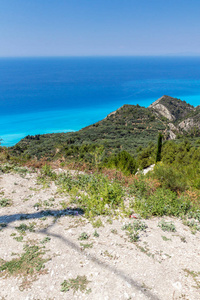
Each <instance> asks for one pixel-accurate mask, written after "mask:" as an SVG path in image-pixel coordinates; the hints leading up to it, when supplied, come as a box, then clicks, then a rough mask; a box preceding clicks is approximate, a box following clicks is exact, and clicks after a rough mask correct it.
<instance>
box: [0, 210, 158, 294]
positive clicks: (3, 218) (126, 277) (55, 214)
mask: <svg viewBox="0 0 200 300" xmlns="http://www.w3.org/2000/svg"><path fill="white" fill-rule="evenodd" d="M77 212H78V213H77ZM83 214H84V211H83V210H82V209H80V208H69V209H64V210H48V211H40V212H37V213H32V214H14V215H10V216H9V215H8V216H0V223H6V224H9V223H12V222H14V221H17V220H18V221H19V220H24V219H26V220H29V219H41V218H42V217H44V216H52V217H62V216H67V215H69V216H75V217H76V216H81V215H83ZM56 222H57V220H55V221H54V222H52V224H51V225H49V226H48V227H47V228H45V229H41V230H36V231H35V233H41V234H44V235H48V236H52V237H55V238H57V239H60V240H62V241H63V243H64V244H65V245H67V247H70V248H71V249H73V250H75V251H76V252H78V253H79V254H81V255H82V256H84V257H85V258H87V259H89V260H90V261H92V262H93V263H95V264H96V265H98V266H100V267H101V268H103V269H105V270H108V271H109V272H111V273H114V274H115V275H116V276H118V277H119V278H121V279H122V280H124V281H125V282H128V283H129V284H130V285H131V287H133V288H135V289H137V290H138V291H140V292H142V293H143V294H144V295H145V296H146V297H147V298H148V299H150V300H160V299H159V298H158V297H157V296H156V295H154V294H153V293H152V292H151V291H150V290H147V289H144V287H143V285H142V284H140V283H139V282H137V281H136V280H133V279H132V278H131V277H130V276H129V275H128V274H126V272H124V271H123V270H121V269H117V268H116V267H115V266H111V265H109V264H107V263H106V262H104V261H102V260H100V259H99V258H97V257H95V256H94V255H93V254H90V253H89V252H87V251H86V250H82V248H81V247H79V246H78V245H76V244H75V243H74V242H72V241H70V240H69V239H67V238H66V237H63V236H62V235H60V234H55V233H51V232H49V229H50V228H52V227H53V226H54V225H55V224H56ZM9 227H12V226H9Z"/></svg>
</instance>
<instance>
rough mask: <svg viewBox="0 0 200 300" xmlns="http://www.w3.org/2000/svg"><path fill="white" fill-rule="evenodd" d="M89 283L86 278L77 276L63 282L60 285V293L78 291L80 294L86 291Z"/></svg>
mask: <svg viewBox="0 0 200 300" xmlns="http://www.w3.org/2000/svg"><path fill="white" fill-rule="evenodd" d="M89 282H90V281H89V280H87V277H86V276H85V275H84V276H79V275H78V276H77V277H76V278H74V279H73V278H71V279H68V280H64V281H63V282H62V283H61V292H68V291H69V290H70V289H72V290H73V293H75V292H77V291H78V290H80V291H81V292H84V291H87V289H86V288H87V285H88V283H89Z"/></svg>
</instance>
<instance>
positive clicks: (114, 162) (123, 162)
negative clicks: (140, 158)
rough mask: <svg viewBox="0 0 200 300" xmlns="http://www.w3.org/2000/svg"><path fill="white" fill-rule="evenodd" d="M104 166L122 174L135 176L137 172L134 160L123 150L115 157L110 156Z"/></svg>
mask: <svg viewBox="0 0 200 300" xmlns="http://www.w3.org/2000/svg"><path fill="white" fill-rule="evenodd" d="M105 166H106V167H108V168H116V169H118V170H120V171H122V172H123V173H124V174H135V173H136V171H137V164H136V160H135V159H134V158H133V157H132V156H131V155H130V154H129V153H128V152H127V151H125V150H124V151H121V152H119V153H118V154H117V155H114V156H110V157H109V159H107V162H106V164H105Z"/></svg>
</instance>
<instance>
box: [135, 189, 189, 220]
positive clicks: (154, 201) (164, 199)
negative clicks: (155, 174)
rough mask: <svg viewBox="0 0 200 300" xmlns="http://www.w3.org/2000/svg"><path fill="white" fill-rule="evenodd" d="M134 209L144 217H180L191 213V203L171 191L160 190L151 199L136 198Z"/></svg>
mask: <svg viewBox="0 0 200 300" xmlns="http://www.w3.org/2000/svg"><path fill="white" fill-rule="evenodd" d="M134 208H135V209H136V211H138V212H139V213H140V215H141V216H143V217H150V216H163V215H168V216H179V215H182V214H186V213H187V212H188V211H189V209H190V202H189V200H187V199H185V198H178V197H177V195H176V193H174V192H172V191H170V190H169V189H163V188H158V189H157V190H156V191H155V193H154V194H152V195H150V196H149V197H143V198H136V200H135V204H134Z"/></svg>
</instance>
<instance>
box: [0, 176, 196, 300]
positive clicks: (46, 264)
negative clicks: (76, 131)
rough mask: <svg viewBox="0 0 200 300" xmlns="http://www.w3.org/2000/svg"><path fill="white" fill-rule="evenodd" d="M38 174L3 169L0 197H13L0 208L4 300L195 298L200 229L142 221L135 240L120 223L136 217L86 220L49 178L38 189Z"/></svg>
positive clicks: (0, 295) (176, 222)
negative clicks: (64, 205) (164, 226)
mask: <svg viewBox="0 0 200 300" xmlns="http://www.w3.org/2000/svg"><path fill="white" fill-rule="evenodd" d="M36 177H37V174H34V173H31V174H27V175H26V176H25V177H24V178H23V177H21V176H20V175H19V174H12V173H8V174H1V175H0V199H1V200H2V199H7V200H9V201H10V206H6V205H5V207H2V206H0V229H1V230H0V241H1V247H0V266H2V265H4V266H5V268H4V270H2V271H1V272H0V299H1V300H3V299H6V300H7V299H8V300H12V299H15V300H16V299H20V300H21V299H27V300H28V299H42V300H43V299H56V300H57V299H92V300H95V299H98V300H99V299H108V300H110V299H152V300H169V299H191V300H197V299H200V273H199V272H200V232H199V231H198V232H197V233H196V234H192V233H191V230H190V228H189V227H187V226H185V225H183V223H182V221H181V220H178V219H175V218H174V219H172V218H163V219H164V220H165V221H167V222H169V221H172V222H173V224H174V225H175V228H176V231H174V232H170V231H169V232H168V231H165V232H164V231H163V230H162V228H160V227H158V223H159V222H160V221H161V219H159V218H154V219H151V220H142V222H143V223H145V224H146V225H147V226H148V227H147V228H146V229H145V230H141V231H139V240H138V241H136V242H134V243H132V242H131V241H130V237H129V236H128V235H127V230H123V229H122V227H123V226H124V225H125V224H128V223H131V224H133V222H134V220H133V219H121V218H118V219H113V218H110V217H101V218H99V219H98V218H97V219H95V220H93V222H89V221H88V220H87V219H86V218H85V217H84V215H82V214H81V212H80V211H79V210H76V209H73V208H72V207H69V208H67V209H65V210H64V209H63V208H62V206H61V204H60V202H62V201H68V200H69V197H68V196H63V195H59V194H58V193H57V188H56V186H55V184H54V183H52V184H51V185H50V187H48V188H46V189H43V188H42V186H40V185H38V184H37V180H36ZM1 203H4V202H1ZM38 203H39V205H37V204H38ZM16 227H17V228H16ZM25 245H27V246H26V247H25V248H24V246H25ZM34 247H35V248H34ZM31 251H33V252H31ZM25 253H26V255H25ZM27 257H28V259H27ZM14 260H15V261H14ZM17 261H18V265H17V263H16V262H17ZM6 262H13V264H8V263H7V264H6ZM14 262H15V263H14ZM20 263H21V265H19V264H20ZM28 264H30V266H29V265H28ZM9 268H10V270H11V271H12V272H13V273H12V272H11V273H12V274H11V273H9ZM70 279H71V281H70ZM72 279H74V281H72ZM64 280H66V281H65V282H64ZM63 282H64V283H63ZM62 283H63V285H61V284H62ZM73 287H74V289H76V288H82V289H83V290H82V291H81V290H80V289H78V291H74V289H73ZM61 288H63V289H65V290H67V289H69V290H68V291H61Z"/></svg>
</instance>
